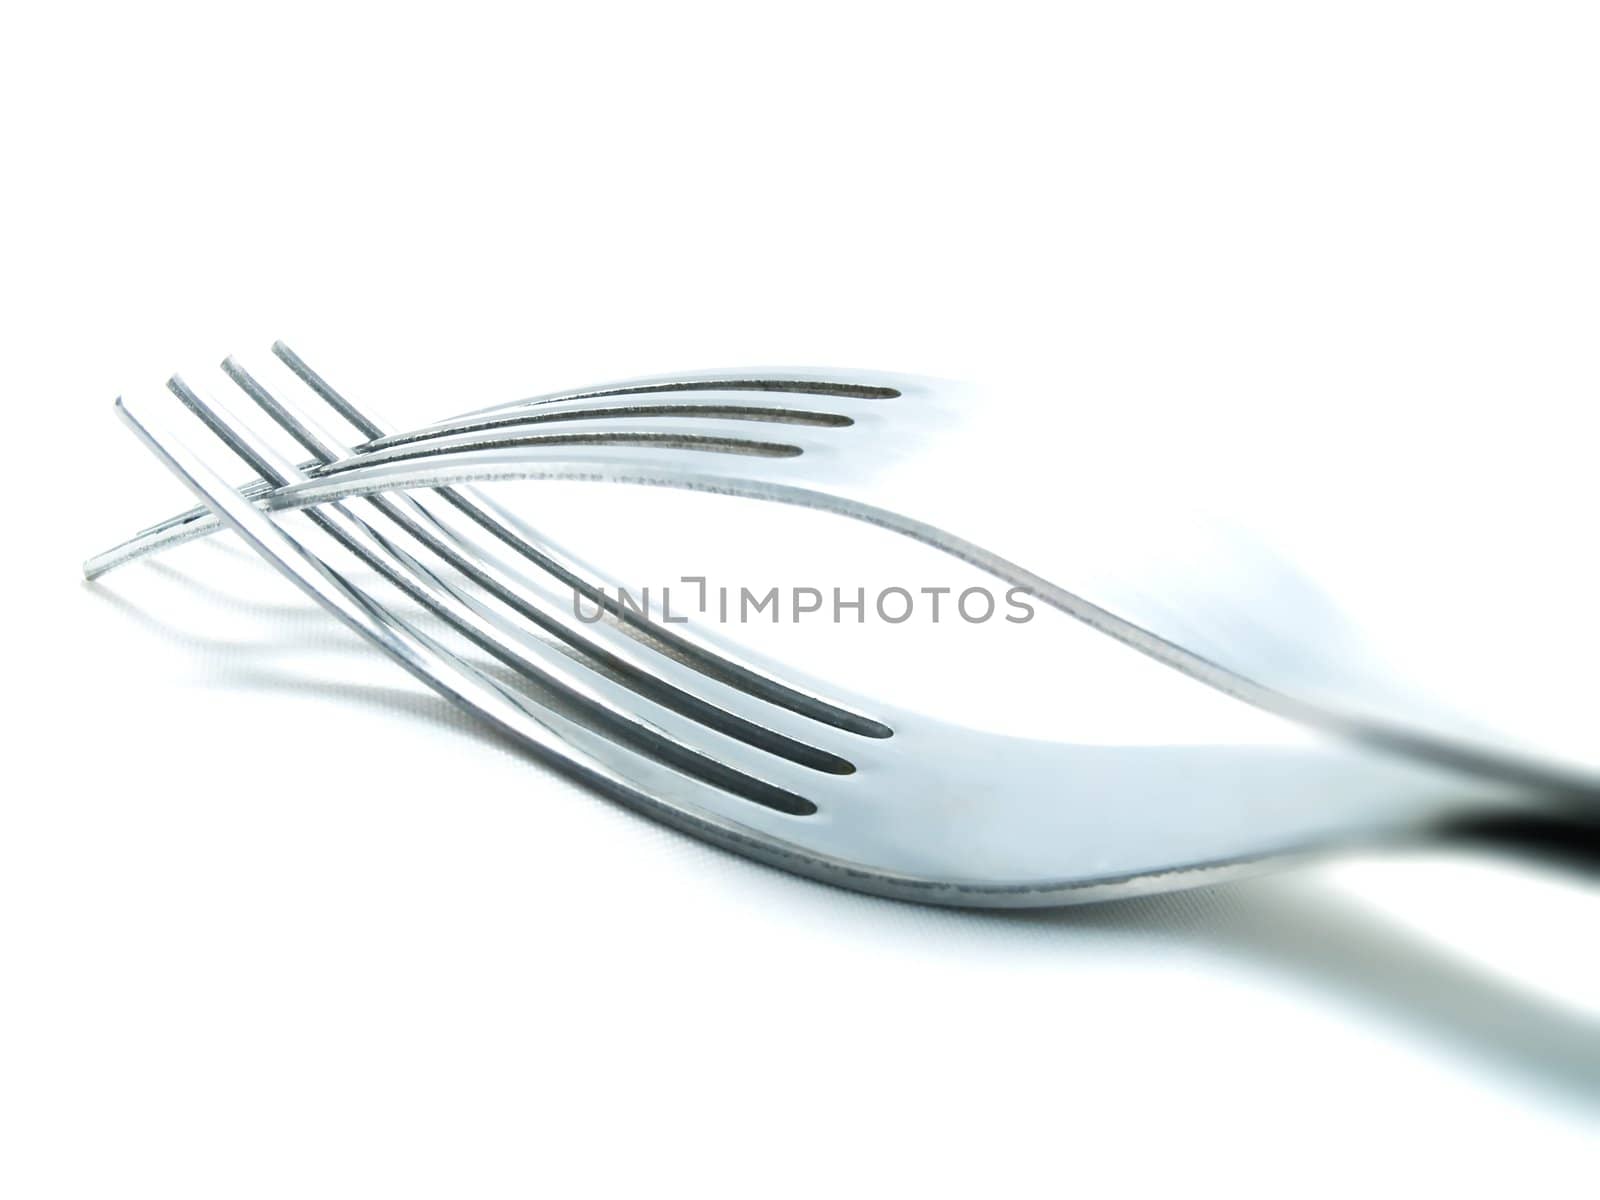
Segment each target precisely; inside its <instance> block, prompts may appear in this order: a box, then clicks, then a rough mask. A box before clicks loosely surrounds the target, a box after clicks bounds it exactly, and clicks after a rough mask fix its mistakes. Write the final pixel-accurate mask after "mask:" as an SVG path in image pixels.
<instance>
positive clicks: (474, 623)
mask: <svg viewBox="0 0 1600 1200" xmlns="http://www.w3.org/2000/svg"><path fill="white" fill-rule="evenodd" d="M169 387H170V388H171V390H172V391H173V392H174V394H176V395H177V396H178V398H179V399H180V400H181V401H182V402H183V403H184V405H185V406H186V407H188V408H189V409H190V411H192V412H193V413H194V414H195V415H196V416H197V417H199V418H200V420H201V421H203V422H204V423H205V424H206V426H207V427H208V428H210V429H211V430H212V432H213V433H215V434H216V435H217V437H219V438H220V439H221V440H222V441H223V442H224V443H225V444H226V445H227V446H228V447H229V448H230V449H231V450H233V451H234V453H236V454H238V455H239V456H240V457H241V458H242V459H244V460H245V461H246V462H247V463H248V464H249V465H250V466H251V467H252V469H254V470H256V471H257V472H258V473H260V474H261V476H262V477H263V478H265V479H268V480H272V481H274V482H279V483H287V482H291V481H292V480H293V479H294V476H295V474H297V473H296V472H295V471H294V468H293V467H292V465H290V464H288V463H287V462H286V461H284V460H282V459H280V458H278V457H277V456H276V455H275V454H274V453H273V452H272V451H271V449H270V448H268V447H266V446H265V445H264V444H262V443H261V442H260V440H259V439H257V438H255V437H253V436H252V435H251V434H250V432H249V431H248V429H247V428H246V427H244V426H243V425H241V424H239V423H237V422H229V421H227V420H226V419H224V418H223V417H222V416H221V414H220V413H219V412H218V410H217V409H215V408H214V407H213V406H211V405H210V404H208V403H207V402H206V401H204V400H202V399H201V398H200V396H199V395H198V394H197V393H195V392H194V390H193V389H192V388H190V387H188V385H186V384H185V383H184V382H183V381H182V380H181V379H179V378H177V377H174V378H173V379H172V380H171V381H170V383H169ZM307 515H308V516H309V517H310V518H311V520H312V521H313V522H314V523H315V524H316V525H318V526H319V527H320V528H322V529H323V530H324V531H326V532H327V533H328V534H329V535H331V536H332V537H333V538H334V540H335V541H337V542H338V543H339V544H340V545H342V546H343V547H344V548H345V549H346V550H348V551H349V552H350V553H352V554H354V555H355V556H356V557H357V558H359V559H360V560H361V561H362V562H363V563H365V564H366V565H367V566H368V567H370V568H372V569H373V570H375V571H377V572H378V573H379V574H380V575H382V576H383V578H384V579H385V580H386V581H387V582H388V583H390V584H391V585H393V586H394V587H396V588H398V589H399V590H400V591H401V592H402V593H403V594H405V595H406V596H407V597H408V598H409V599H410V600H412V601H413V602H414V603H417V604H420V605H421V606H423V607H424V608H426V609H427V610H428V611H429V612H431V613H432V614H433V615H434V616H436V617H438V618H439V619H440V620H442V621H444V622H445V623H446V624H448V625H449V626H450V627H451V628H452V629H454V630H455V631H456V632H457V633H459V634H460V635H461V636H463V637H465V638H466V639H467V640H468V641H470V642H472V643H473V644H474V645H476V646H477V647H478V648H479V649H481V650H483V651H485V652H486V653H488V654H490V655H492V656H493V657H495V658H496V659H498V660H499V661H501V662H502V663H504V664H505V665H506V666H508V667H510V668H511V669H512V670H513V671H515V672H517V673H518V674H519V675H522V676H524V677H525V678H527V679H529V680H531V681H533V682H535V683H536V684H538V685H539V686H540V687H541V688H544V689H546V690H547V691H549V692H551V693H553V694H554V695H556V696H559V697H560V698H561V699H562V700H563V701H564V702H565V703H567V704H569V705H571V706H572V707H574V708H575V709H577V710H578V711H580V712H582V713H583V715H584V717H585V718H586V719H587V720H589V721H592V722H594V723H595V724H596V725H598V726H600V727H601V728H602V729H603V730H604V731H605V732H606V733H608V734H610V735H612V736H614V737H615V738H618V739H620V740H621V741H623V742H625V743H627V744H628V745H630V746H632V747H633V748H634V749H636V750H641V751H642V752H644V753H647V754H651V755H653V756H654V757H656V758H657V759H659V760H660V761H662V762H665V763H668V764H669V765H671V766H673V767H675V768H677V769H679V770H681V771H684V772H685V773H687V774H689V775H691V776H693V777H695V778H698V779H701V780H702V781H704V782H707V783H710V784H712V785H714V786H716V787H720V788H723V789H724V790H727V791H730V792H732V793H734V794H736V795H740V796H743V797H744V798H746V799H749V800H752V801H755V802H756V803H758V804H763V805H766V806H767V807H769V808H774V809H776V810H778V811H781V812H788V813H792V814H796V815H805V814H807V813H809V812H813V811H815V808H816V806H815V803H814V802H813V801H812V800H810V799H808V798H806V797H805V796H802V795H800V794H798V793H796V792H794V791H792V790H790V789H789V788H787V787H782V786H779V785H777V784H774V783H772V782H770V781H769V779H768V778H766V777H758V776H756V775H753V774H750V773H749V772H748V771H745V770H742V769H739V768H737V767H734V766H730V765H729V764H728V762H727V761H725V760H726V759H730V758H738V757H741V755H740V750H743V749H744V748H743V747H741V746H740V744H739V743H737V742H733V741H732V740H731V739H722V741H721V744H719V745H718V747H717V750H718V753H717V756H716V757H713V756H712V755H710V754H707V753H706V752H705V751H704V750H702V749H700V748H698V747H697V746H696V745H694V744H693V743H692V740H691V739H695V738H699V739H701V740H707V741H711V742H714V743H716V742H718V741H719V739H721V735H719V734H717V733H715V732H713V731H711V730H708V729H705V728H704V727H702V726H699V725H696V724H694V723H693V722H689V721H686V720H684V719H682V718H679V717H677V716H676V714H672V713H670V712H669V711H668V710H665V709H662V708H661V707H660V706H654V705H652V708H654V709H655V711H656V712H658V713H664V714H665V715H666V722H665V723H667V724H671V725H672V726H673V729H672V730H671V731H670V732H669V731H668V730H667V729H666V728H663V723H658V721H656V720H651V721H647V720H645V719H643V718H641V717H639V716H638V715H636V714H635V713H634V712H633V711H632V709H631V708H630V707H629V703H628V699H627V696H628V694H627V693H626V692H625V691H624V690H623V689H621V688H620V687H619V686H617V685H616V684H614V683H613V682H612V681H611V680H609V679H607V678H605V677H604V676H602V675H597V674H595V673H594V672H592V671H591V670H589V669H588V668H587V667H584V666H582V665H581V664H578V663H575V662H573V661H572V660H570V659H568V658H567V657H566V656H565V655H562V654H560V653H559V652H557V651H554V650H553V649H551V648H550V647H548V646H546V645H544V644H543V643H538V642H533V641H529V640H527V639H525V638H521V637H518V636H517V635H516V632H515V631H514V630H513V631H508V630H506V629H505V628H504V627H503V626H502V625H500V624H499V623H497V622H496V621H495V620H494V619H493V618H491V617H489V616H487V614H485V613H484V612H483V611H482V610H481V609H480V608H479V607H478V606H475V605H473V604H472V603H471V602H470V601H469V600H468V599H467V597H466V596H465V595H464V594H463V593H462V591H461V590H460V589H459V587H456V586H454V585H451V584H448V583H446V582H445V581H443V580H442V579H441V578H440V577H439V576H438V575H437V574H435V573H434V572H432V571H430V570H428V569H427V568H425V567H423V566H421V564H419V563H418V562H417V561H416V560H415V559H414V558H412V557H411V556H410V555H408V554H406V553H405V552H403V551H401V550H399V549H398V548H397V547H396V546H394V544H393V543H392V542H390V541H388V540H387V539H386V538H384V537H383V536H382V535H381V534H379V533H378V532H377V531H376V530H374V529H373V528H372V527H371V526H370V525H368V524H367V523H366V522H364V521H361V520H360V519H359V518H356V517H355V516H353V515H352V514H351V513H350V512H349V511H348V509H347V508H346V507H345V506H343V505H329V506H327V507H326V508H319V509H313V510H310V511H309V512H308V513H307ZM396 563H398V564H399V566H398V567H397V566H396V565H395V564H396ZM419 578H420V579H421V580H424V581H425V582H423V583H419V582H418V580H419ZM430 583H431V584H432V585H433V588H430V587H429V586H427V585H428V584H430ZM507 632H512V635H513V636H512V638H508V637H507V636H506V633H507ZM513 639H515V640H513ZM643 703H645V704H649V703H650V702H649V701H643ZM734 747H739V749H733V748H734ZM742 757H744V758H745V759H746V760H747V761H748V760H749V752H748V751H745V752H744V754H743V755H742ZM761 766H762V768H763V775H764V776H767V775H775V776H779V777H782V776H793V771H792V770H790V769H787V767H788V764H785V763H783V762H782V760H779V759H765V760H763V761H762V763H761ZM825 778H828V776H825V775H818V776H810V777H808V779H807V783H808V784H809V783H811V782H813V781H815V780H820V779H825ZM793 781H794V782H798V779H794V780H793Z"/></svg>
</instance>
